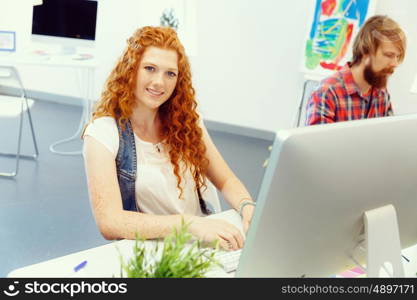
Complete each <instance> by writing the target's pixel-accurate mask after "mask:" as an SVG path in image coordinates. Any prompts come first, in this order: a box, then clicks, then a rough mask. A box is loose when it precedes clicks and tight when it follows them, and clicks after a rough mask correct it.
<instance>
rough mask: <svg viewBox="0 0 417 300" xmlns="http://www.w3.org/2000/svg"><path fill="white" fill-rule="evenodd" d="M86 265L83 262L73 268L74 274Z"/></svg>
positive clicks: (85, 262)
mask: <svg viewBox="0 0 417 300" xmlns="http://www.w3.org/2000/svg"><path fill="white" fill-rule="evenodd" d="M86 264H87V261H86V260H84V261H83V262H81V263H80V264H78V265H77V266H75V267H74V272H78V271H79V270H81V269H82V268H84V267H85V265H86Z"/></svg>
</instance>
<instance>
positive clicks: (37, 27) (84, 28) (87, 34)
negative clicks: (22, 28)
mask: <svg viewBox="0 0 417 300" xmlns="http://www.w3.org/2000/svg"><path fill="white" fill-rule="evenodd" d="M96 19H97V1H91V0H43V1H42V4H41V5H35V6H33V18H32V41H33V42H42V43H52V44H56V45H61V46H62V48H60V49H61V51H60V52H59V53H60V54H74V53H75V52H76V48H77V47H94V41H95V37H96Z"/></svg>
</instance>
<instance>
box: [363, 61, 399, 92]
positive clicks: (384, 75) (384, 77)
mask: <svg viewBox="0 0 417 300" xmlns="http://www.w3.org/2000/svg"><path fill="white" fill-rule="evenodd" d="M392 73H394V68H385V69H382V70H381V71H378V72H375V71H374V70H373V69H372V64H367V65H366V66H365V69H364V70H363V77H364V78H365V80H366V81H367V82H368V83H369V84H370V85H371V86H373V87H375V88H377V89H381V88H385V87H386V86H387V81H388V76H389V75H390V74H392Z"/></svg>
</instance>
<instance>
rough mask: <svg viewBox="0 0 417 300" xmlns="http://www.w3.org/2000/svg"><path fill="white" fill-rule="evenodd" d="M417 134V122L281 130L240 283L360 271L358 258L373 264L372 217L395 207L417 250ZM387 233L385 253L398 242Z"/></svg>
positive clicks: (404, 235) (387, 120)
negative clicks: (369, 249)
mask: <svg viewBox="0 0 417 300" xmlns="http://www.w3.org/2000/svg"><path fill="white" fill-rule="evenodd" d="M416 132H417V115H406V116H397V117H384V118H378V119H370V120H361V121H351V122H341V123H336V124H328V125H316V126H310V127H304V128H296V129H290V130H283V131H278V133H277V135H276V138H275V142H274V145H273V150H272V152H271V157H270V160H269V164H268V167H267V170H266V172H265V175H264V179H263V181H262V185H261V189H260V192H259V195H258V199H257V206H256V210H255V215H254V218H253V221H252V225H251V227H250V228H249V232H248V235H247V239H246V243H245V247H244V249H243V252H242V255H241V258H240V262H239V266H238V269H237V273H236V276H238V277H328V276H334V275H336V274H339V273H340V272H343V271H345V270H347V269H350V268H352V267H355V266H356V264H355V261H354V260H353V259H352V256H353V257H354V259H355V260H356V261H358V262H359V263H361V264H365V261H366V251H358V249H359V250H360V247H358V246H359V245H361V243H360V242H361V240H363V235H362V234H363V231H364V212H366V211H369V210H373V209H376V208H380V207H384V206H386V205H389V204H392V205H393V206H394V207H395V209H396V212H397V219H398V227H397V228H399V236H400V240H401V248H402V249H404V248H406V247H409V246H412V245H414V244H417V217H416V216H417V139H416ZM386 223H387V222H385V220H384V219H382V224H386ZM392 227H395V226H392ZM376 228H377V231H378V230H380V231H384V230H385V229H384V228H382V227H378V226H377V227H376ZM397 228H391V229H394V231H395V229H397ZM397 232H398V230H397ZM379 233H380V234H381V236H382V245H381V246H378V247H380V248H379V249H377V252H378V250H379V251H380V252H383V251H384V250H385V249H384V247H390V246H391V245H392V244H393V241H392V239H391V238H390V237H388V236H387V235H386V234H385V232H379ZM384 235H385V236H384ZM384 238H385V240H384ZM398 244H399V243H398ZM363 245H365V244H363ZM401 248H398V249H399V252H400V251H401ZM400 256H401V253H398V259H399V260H400V259H401V260H402V258H400ZM402 262H403V261H402Z"/></svg>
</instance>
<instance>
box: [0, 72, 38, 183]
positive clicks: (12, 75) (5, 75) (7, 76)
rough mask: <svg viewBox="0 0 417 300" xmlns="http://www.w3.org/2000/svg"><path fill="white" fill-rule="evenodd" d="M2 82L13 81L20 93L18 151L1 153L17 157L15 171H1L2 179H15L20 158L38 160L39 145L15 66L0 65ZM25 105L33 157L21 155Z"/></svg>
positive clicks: (24, 92) (0, 154)
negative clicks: (33, 151) (33, 149)
mask: <svg viewBox="0 0 417 300" xmlns="http://www.w3.org/2000/svg"><path fill="white" fill-rule="evenodd" d="M0 80H7V81H11V82H13V83H15V84H17V88H18V90H19V92H20V100H21V105H20V113H19V129H18V136H17V150H16V153H1V152H0V156H5V157H15V158H16V165H15V169H14V171H13V172H9V173H7V172H1V170H0V177H15V176H16V175H17V173H18V171H19V160H20V158H25V159H33V160H36V159H37V157H38V155H39V151H38V145H37V143H36V137H35V131H34V129H33V124H32V116H31V114H30V107H29V104H28V99H27V96H26V91H25V89H24V87H23V84H22V80H21V79H20V76H19V73H18V71H17V69H16V68H15V67H13V66H1V65H0ZM3 94H4V93H3ZM7 96H14V98H16V99H18V97H19V96H18V97H16V96H15V95H10V94H7ZM0 101H1V98H0ZM24 105H26V112H27V114H28V118H29V125H30V130H31V133H32V140H33V146H34V148H35V153H34V154H32V155H24V154H21V153H20V146H21V142H22V128H23V116H24Z"/></svg>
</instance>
